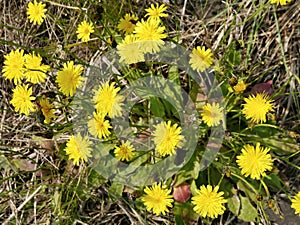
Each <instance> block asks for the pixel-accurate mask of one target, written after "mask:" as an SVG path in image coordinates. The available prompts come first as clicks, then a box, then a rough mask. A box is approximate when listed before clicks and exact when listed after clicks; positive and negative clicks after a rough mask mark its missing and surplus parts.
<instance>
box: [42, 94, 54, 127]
mask: <svg viewBox="0 0 300 225" xmlns="http://www.w3.org/2000/svg"><path fill="white" fill-rule="evenodd" d="M39 104H40V106H41V111H42V113H43V115H44V117H45V120H44V123H46V124H48V123H50V121H51V119H52V118H53V119H55V118H56V116H55V115H54V112H55V109H54V105H53V104H52V103H50V101H49V99H47V98H46V97H45V96H43V97H42V99H41V100H40V101H39Z"/></svg>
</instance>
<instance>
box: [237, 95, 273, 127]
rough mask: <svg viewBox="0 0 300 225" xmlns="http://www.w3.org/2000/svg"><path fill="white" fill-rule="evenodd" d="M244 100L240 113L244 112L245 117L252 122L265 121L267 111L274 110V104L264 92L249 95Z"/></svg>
mask: <svg viewBox="0 0 300 225" xmlns="http://www.w3.org/2000/svg"><path fill="white" fill-rule="evenodd" d="M245 102H246V103H245V104H243V110H242V113H243V114H245V116H246V119H250V120H251V122H254V123H259V122H263V123H264V122H266V120H267V119H266V117H267V116H266V115H267V113H268V112H272V111H274V109H273V107H274V104H273V103H272V100H268V96H267V95H266V94H265V93H258V94H256V95H255V96H254V95H251V96H249V97H248V98H246V99H245Z"/></svg>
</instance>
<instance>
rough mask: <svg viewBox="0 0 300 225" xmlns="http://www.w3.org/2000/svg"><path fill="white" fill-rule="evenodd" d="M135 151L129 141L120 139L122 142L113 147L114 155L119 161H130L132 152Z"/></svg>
mask: <svg viewBox="0 0 300 225" xmlns="http://www.w3.org/2000/svg"><path fill="white" fill-rule="evenodd" d="M134 151H135V149H134V147H133V146H132V145H131V143H130V142H129V141H126V142H124V141H122V144H121V145H120V146H119V147H118V146H117V147H116V148H115V151H114V153H115V156H116V158H117V159H118V160H119V161H127V162H128V161H130V160H132V159H133V152H134Z"/></svg>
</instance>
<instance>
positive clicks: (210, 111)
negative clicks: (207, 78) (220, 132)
mask: <svg viewBox="0 0 300 225" xmlns="http://www.w3.org/2000/svg"><path fill="white" fill-rule="evenodd" d="M222 111H223V108H222V107H220V105H219V103H215V102H213V103H212V104H210V103H206V104H205V106H204V107H203V111H202V113H201V116H202V119H203V121H204V122H205V123H206V124H207V125H208V126H209V127H212V126H218V125H219V124H220V121H221V120H222V118H223V114H222Z"/></svg>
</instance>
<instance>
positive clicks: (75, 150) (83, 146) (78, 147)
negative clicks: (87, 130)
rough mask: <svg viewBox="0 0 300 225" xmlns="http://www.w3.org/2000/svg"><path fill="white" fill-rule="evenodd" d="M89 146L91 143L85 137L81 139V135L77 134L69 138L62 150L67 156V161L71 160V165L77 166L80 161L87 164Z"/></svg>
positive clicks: (89, 153)
mask: <svg viewBox="0 0 300 225" xmlns="http://www.w3.org/2000/svg"><path fill="white" fill-rule="evenodd" d="M91 145H92V142H90V141H89V139H88V137H87V136H85V137H82V136H81V134H77V135H76V136H74V135H72V136H71V138H70V139H69V140H68V142H67V145H66V148H65V149H64V150H65V152H66V153H67V155H68V156H69V160H71V159H73V165H77V166H79V161H80V160H81V161H83V162H87V159H88V157H91V151H92V149H91V148H90V146H91Z"/></svg>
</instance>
